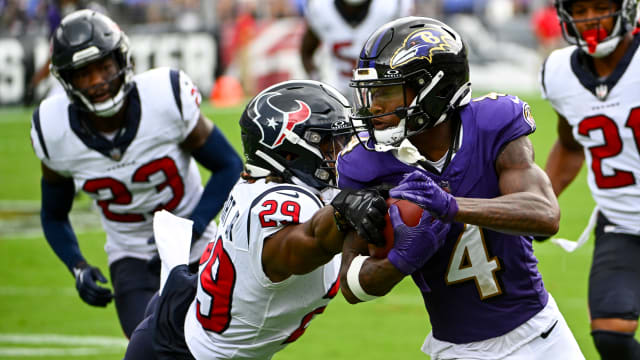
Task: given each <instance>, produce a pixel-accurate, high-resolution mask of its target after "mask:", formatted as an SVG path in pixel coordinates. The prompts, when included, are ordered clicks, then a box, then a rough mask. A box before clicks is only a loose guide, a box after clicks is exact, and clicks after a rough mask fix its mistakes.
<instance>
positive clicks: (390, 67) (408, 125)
mask: <svg viewBox="0 0 640 360" xmlns="http://www.w3.org/2000/svg"><path fill="white" fill-rule="evenodd" d="M350 86H351V87H352V88H353V89H354V93H355V94H354V112H353V114H352V116H351V120H352V124H353V125H354V127H355V128H356V129H362V128H363V127H364V129H366V131H367V132H366V133H361V134H367V135H368V137H369V140H368V141H365V142H364V143H366V144H367V146H365V147H366V148H368V149H371V146H369V145H374V146H375V149H376V150H378V151H385V150H388V149H390V148H393V147H397V146H398V145H399V144H400V143H401V142H402V141H403V140H404V139H406V138H408V137H410V136H412V135H415V134H418V133H420V132H422V131H424V130H425V129H428V128H432V127H434V126H437V125H438V124H440V123H442V122H444V121H446V120H447V119H448V117H449V115H450V114H451V113H452V112H453V111H454V110H455V109H457V108H458V107H461V106H464V105H466V104H468V103H469V101H470V99H471V83H470V82H469V63H468V60H467V51H466V48H465V46H464V44H463V42H462V38H461V37H460V35H458V33H456V32H455V31H454V30H453V29H452V28H450V27H449V26H447V25H445V24H444V23H442V22H440V21H438V20H435V19H431V18H426V17H405V18H400V19H397V20H394V21H392V22H389V23H387V24H385V25H383V26H382V27H380V28H379V29H378V30H376V31H375V32H374V33H373V34H372V35H371V36H370V37H369V39H368V40H367V42H366V43H365V45H364V47H363V49H362V52H361V53H360V59H359V61H358V64H357V67H356V69H355V70H354V71H353V78H352V81H351V83H350ZM389 87H395V88H399V89H401V90H402V94H404V95H403V96H404V98H405V99H404V100H405V101H404V104H402V105H401V106H399V107H397V108H395V109H393V110H391V111H387V112H385V113H383V114H373V113H372V111H371V106H372V99H373V98H374V96H375V95H376V91H380V90H382V92H384V91H385V90H384V89H390V88H389ZM406 89H410V90H411V91H412V92H413V93H414V94H415V97H414V98H413V99H408V98H407V96H406V93H407V91H405V90H406ZM391 114H395V115H397V116H398V118H399V119H400V123H399V124H398V125H397V126H394V127H391V128H386V129H384V130H376V129H374V126H373V122H374V121H375V119H376V118H382V117H385V116H389V115H391Z"/></svg>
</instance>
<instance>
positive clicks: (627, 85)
mask: <svg viewBox="0 0 640 360" xmlns="http://www.w3.org/2000/svg"><path fill="white" fill-rule="evenodd" d="M639 45H640V36H636V37H635V40H634V41H633V43H632V45H631V48H630V49H629V51H628V52H627V54H626V55H625V57H624V58H623V59H622V61H621V62H620V64H619V65H618V68H616V70H615V71H614V72H613V73H612V74H611V75H610V76H609V77H608V78H607V79H604V80H600V79H597V78H596V77H595V76H594V75H593V74H591V73H590V72H588V71H586V70H584V68H582V67H581V65H579V63H578V61H579V58H578V52H577V51H578V50H577V49H576V47H575V46H570V47H566V48H564V49H560V50H556V51H554V52H553V53H551V55H549V58H548V59H547V60H546V62H545V65H544V66H543V68H542V71H541V79H542V94H543V97H545V98H547V99H549V101H550V102H551V105H552V106H553V108H554V109H555V110H556V111H557V112H558V113H559V114H560V115H562V116H564V117H565V118H566V119H567V121H568V122H569V124H570V125H571V127H572V128H573V137H574V138H575V139H576V140H577V141H578V142H579V143H580V144H581V145H582V146H583V147H584V153H585V158H586V161H587V166H588V169H589V175H588V182H589V187H590V189H591V193H592V194H593V198H594V200H595V201H596V203H597V205H598V207H599V208H600V210H601V211H602V213H603V214H604V215H605V216H606V217H607V218H608V219H609V220H610V221H611V222H613V223H614V224H616V225H617V226H616V229H615V230H614V232H625V233H631V234H640V91H638V89H640V52H639V51H638V50H637V49H638V46H639Z"/></svg>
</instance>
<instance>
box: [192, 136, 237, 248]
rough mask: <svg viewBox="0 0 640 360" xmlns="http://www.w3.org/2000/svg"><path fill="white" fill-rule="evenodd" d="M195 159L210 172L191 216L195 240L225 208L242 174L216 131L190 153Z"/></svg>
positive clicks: (223, 140) (229, 150) (227, 142)
mask: <svg viewBox="0 0 640 360" xmlns="http://www.w3.org/2000/svg"><path fill="white" fill-rule="evenodd" d="M192 155H193V157H194V159H196V161H197V162H199V163H200V164H201V165H202V166H204V167H205V168H207V169H208V170H210V171H211V177H210V178H209V181H207V185H205V187H204V191H203V192H202V197H201V198H200V202H198V205H196V208H195V209H194V210H193V213H191V216H190V219H191V220H193V231H194V233H195V234H194V239H195V238H198V237H199V236H200V235H202V233H203V232H204V230H205V229H206V227H207V225H208V224H209V222H210V221H211V219H213V218H214V217H215V216H216V215H217V214H218V212H219V211H220V209H222V205H223V204H224V202H225V200H226V199H227V196H228V195H229V192H230V191H231V188H233V185H235V183H236V182H237V181H238V178H239V177H240V173H241V172H242V160H241V159H240V156H238V154H237V153H236V151H235V150H234V149H233V147H232V146H231V144H230V143H229V141H227V139H226V138H225V137H224V135H223V134H222V132H221V131H220V130H219V129H218V127H214V128H213V131H211V134H210V135H209V137H208V138H207V140H206V141H205V143H204V144H203V145H202V147H200V148H199V149H196V150H195V151H194V152H193V153H192Z"/></svg>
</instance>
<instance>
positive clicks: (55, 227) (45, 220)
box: [40, 179, 85, 273]
mask: <svg viewBox="0 0 640 360" xmlns="http://www.w3.org/2000/svg"><path fill="white" fill-rule="evenodd" d="M41 188H42V209H41V210H40V220H41V222H42V230H43V231H44V236H45V238H46V239H47V242H49V245H50V246H51V248H52V249H53V251H54V252H55V253H56V255H57V256H58V258H60V260H62V262H63V263H64V264H65V265H66V266H67V268H68V269H69V271H71V272H72V273H73V267H74V266H75V265H77V264H78V263H79V262H82V261H85V260H84V257H83V256H82V253H81V252H80V247H79V246H78V239H77V238H76V235H75V233H74V232H73V228H72V227H71V223H70V222H69V212H70V211H71V207H72V205H73V196H74V193H75V191H74V186H73V180H71V179H69V180H68V181H65V182H63V183H60V184H57V183H56V184H54V183H50V182H47V181H45V180H44V179H42V180H41Z"/></svg>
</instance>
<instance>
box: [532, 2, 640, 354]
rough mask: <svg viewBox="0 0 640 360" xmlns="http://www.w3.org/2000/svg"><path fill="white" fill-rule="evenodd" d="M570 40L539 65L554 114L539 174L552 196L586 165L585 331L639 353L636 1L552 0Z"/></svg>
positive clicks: (612, 349)
mask: <svg viewBox="0 0 640 360" xmlns="http://www.w3.org/2000/svg"><path fill="white" fill-rule="evenodd" d="M555 6H556V10H557V13H558V18H559V19H560V25H561V26H562V31H563V35H564V37H565V39H566V40H567V41H568V42H569V43H570V44H571V45H570V46H568V47H565V48H563V49H558V50H555V51H554V52H553V53H551V54H550V55H549V57H548V58H547V59H546V60H545V62H544V64H543V67H542V70H541V72H540V75H541V76H540V80H541V89H542V95H543V97H544V98H546V99H548V100H549V102H550V103H551V105H552V106H553V108H554V110H555V111H556V113H557V115H558V123H557V124H558V125H557V131H558V139H557V140H556V142H555V144H554V145H553V147H552V149H551V152H550V153H549V157H548V159H547V165H546V172H547V174H548V175H549V178H550V180H551V185H552V186H553V190H554V192H555V193H556V195H560V194H561V193H562V192H563V191H564V189H566V188H567V186H569V184H571V182H572V181H573V180H574V179H575V177H576V176H577V175H578V173H579V171H580V169H581V168H582V165H583V163H585V160H586V163H587V169H588V176H587V181H588V184H589V188H590V190H591V194H592V196H593V199H594V200H595V202H596V205H597V206H596V209H594V212H593V214H592V217H591V221H589V223H590V225H589V226H588V227H589V230H586V231H585V232H584V234H585V235H584V236H583V237H582V238H581V241H579V242H578V243H574V244H572V245H573V246H572V247H571V248H570V250H571V249H575V248H576V247H577V246H579V245H580V244H582V243H584V241H586V240H587V239H588V237H587V236H588V235H590V232H591V231H592V230H593V227H594V226H595V250H594V252H593V261H592V264H591V271H590V274H589V291H588V302H589V314H590V318H591V335H592V337H593V341H594V343H595V346H596V349H597V350H598V352H599V353H600V356H601V357H602V359H640V344H639V343H638V341H636V340H635V339H634V334H635V332H636V330H637V328H638V317H639V316H640V281H638V280H640V263H638V257H639V256H640V92H638V89H639V88H640V55H639V53H640V51H639V50H638V49H639V48H640V36H639V35H637V34H636V33H637V29H635V27H636V24H637V23H636V21H637V11H638V9H637V7H638V1H637V0H584V1H583V0H575V1H574V0H571V1H569V0H557V1H556V2H555Z"/></svg>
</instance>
